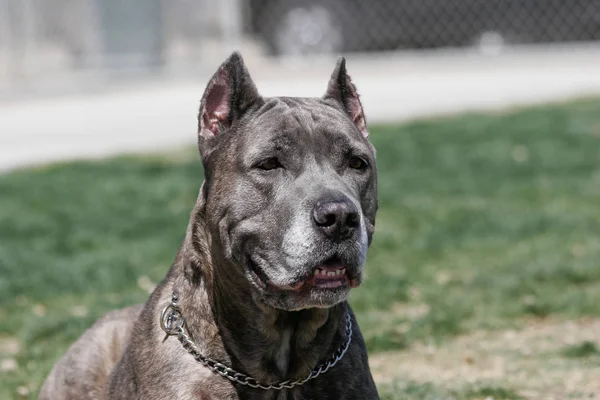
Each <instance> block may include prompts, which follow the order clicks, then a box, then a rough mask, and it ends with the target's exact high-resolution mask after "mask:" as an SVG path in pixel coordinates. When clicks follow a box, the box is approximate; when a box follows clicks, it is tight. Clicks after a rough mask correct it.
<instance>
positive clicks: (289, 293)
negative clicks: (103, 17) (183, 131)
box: [40, 52, 379, 400]
mask: <svg viewBox="0 0 600 400" xmlns="http://www.w3.org/2000/svg"><path fill="white" fill-rule="evenodd" d="M198 148H199V152H200V156H201V160H202V164H203V167H204V175H205V180H204V183H203V184H202V186H201V188H200V192H199V195H198V200H197V203H196V205H195V207H194V209H193V211H192V213H191V218H190V222H189V225H188V229H187V234H186V237H185V239H184V241H183V243H182V245H181V247H180V249H179V251H178V253H177V256H176V258H175V261H174V263H173V265H172V267H171V269H170V270H169V272H168V274H167V276H166V277H165V279H164V280H163V281H162V282H161V283H160V284H159V285H158V286H157V287H156V289H155V290H154V292H153V293H152V295H151V296H150V298H149V300H148V301H147V302H146V304H145V305H138V306H135V307H130V308H126V309H123V310H119V311H114V312H112V313H109V314H108V315H107V316H105V317H104V318H102V319H100V320H99V321H98V322H96V324H95V325H94V326H93V327H92V328H90V329H89V330H88V331H87V332H86V333H84V335H83V336H82V337H81V338H80V339H79V340H78V341H77V342H76V343H74V344H73V345H72V346H71V348H70V349H69V350H68V351H67V353H66V354H65V355H64V356H63V358H62V359H61V360H60V361H59V362H58V363H57V364H56V365H55V366H54V368H53V369H52V371H51V373H50V375H49V376H48V378H47V380H46V382H45V383H44V385H43V387H42V389H41V394H40V399H42V400H48V399H52V400H59V399H78V400H81V399H123V400H125V399H126V400H133V399H144V400H165V399H179V400H192V399H194V400H198V399H202V400H207V399H219V400H220V399H243V400H245V399H265V400H266V399H273V400H275V399H279V400H283V399H294V400H301V399H306V400H308V399H336V400H340V399H346V400H350V399H356V400H359V399H360V400H372V399H378V398H379V395H378V393H377V389H376V386H375V383H374V381H373V378H372V375H371V372H370V370H369V364H368V358H367V351H366V348H365V343H364V340H363V337H362V335H361V332H360V329H359V327H358V325H357V323H356V319H355V317H354V314H353V312H352V310H351V308H350V306H349V305H348V302H347V298H348V294H349V292H350V290H351V288H356V287H358V286H359V285H360V284H361V282H362V280H363V269H364V264H365V259H366V254H367V249H368V247H369V245H370V244H371V240H372V237H373V232H374V226H375V214H376V212H377V171H376V166H375V150H374V147H373V146H372V144H371V143H370V141H369V139H368V131H367V125H366V120H365V115H364V112H363V108H362V105H361V102H360V100H359V96H358V93H357V91H356V88H355V86H354V84H353V83H352V81H351V79H350V77H349V75H348V74H347V71H346V63H345V59H344V58H340V59H339V60H338V62H337V65H336V67H335V69H334V71H333V74H332V76H331V79H330V81H329V84H328V86H327V90H326V93H325V95H324V96H323V97H320V98H295V97H272V98H266V97H262V96H261V95H260V94H259V93H258V91H257V89H256V86H255V84H254V83H253V81H252V78H251V77H250V75H249V73H248V70H247V68H246V66H245V64H244V61H243V59H242V57H241V55H240V54H239V53H237V52H236V53H233V54H232V55H231V56H230V57H229V58H228V59H227V60H226V61H225V62H224V63H223V64H222V65H221V66H220V67H219V69H218V70H217V72H216V73H215V75H214V76H213V77H212V79H211V80H210V81H209V83H208V85H207V87H206V90H205V93H204V95H203V97H202V100H201V103H200V111H199V115H198Z"/></svg>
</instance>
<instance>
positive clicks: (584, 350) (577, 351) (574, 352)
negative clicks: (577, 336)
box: [562, 340, 600, 358]
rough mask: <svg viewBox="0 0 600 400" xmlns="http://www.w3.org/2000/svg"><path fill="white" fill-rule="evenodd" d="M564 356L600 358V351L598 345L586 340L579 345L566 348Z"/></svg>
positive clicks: (563, 352)
mask: <svg viewBox="0 0 600 400" xmlns="http://www.w3.org/2000/svg"><path fill="white" fill-rule="evenodd" d="M562 354H563V355H564V356H565V357H569V358H585V357H591V356H600V350H599V349H598V346H596V343H594V342H591V341H589V340H586V341H584V342H582V343H579V344H574V345H570V346H566V347H565V348H564V349H563V351H562Z"/></svg>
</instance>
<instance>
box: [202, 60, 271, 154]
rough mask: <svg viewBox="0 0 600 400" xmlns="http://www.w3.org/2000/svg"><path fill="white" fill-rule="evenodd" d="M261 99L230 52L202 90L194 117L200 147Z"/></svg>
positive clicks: (241, 61) (250, 80)
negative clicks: (196, 116) (202, 93)
mask: <svg viewBox="0 0 600 400" xmlns="http://www.w3.org/2000/svg"><path fill="white" fill-rule="evenodd" d="M260 99H261V97H260V95H259V94H258V91H257V90H256V86H255V85H254V82H253V81H252V78H251V77H250V74H249V73H248V70H247V69H246V66H245V65H244V60H243V59H242V56H241V54H240V53H238V52H234V53H233V54H231V56H229V58H228V59H227V60H225V62H224V63H223V64H221V66H220V67H219V69H218V70H217V72H216V73H215V74H214V75H213V77H212V78H211V80H210V81H209V82H208V85H207V86H206V90H205V91H204V95H203V96H202V100H201V102H200V112H199V113H198V135H199V141H200V146H201V150H202V143H203V141H205V140H210V139H213V138H215V137H216V136H219V135H220V134H222V133H223V132H224V131H226V130H227V129H228V128H230V127H231V125H232V124H233V122H234V121H235V120H236V119H237V118H240V117H241V116H242V115H243V114H244V112H246V111H247V110H248V108H249V107H251V106H252V105H254V104H255V103H256V102H257V101H258V100H260Z"/></svg>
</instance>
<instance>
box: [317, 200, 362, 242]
mask: <svg viewBox="0 0 600 400" xmlns="http://www.w3.org/2000/svg"><path fill="white" fill-rule="evenodd" d="M313 219H314V221H315V223H316V224H317V226H318V227H319V228H320V229H321V231H322V232H323V233H325V234H326V235H327V236H329V237H330V238H332V239H338V240H343V239H349V238H350V237H351V236H352V235H353V234H354V232H355V231H356V229H357V228H358V227H359V226H360V217H359V215H358V209H357V208H356V206H355V205H354V203H352V202H351V201H349V200H342V201H329V202H325V203H318V204H317V205H316V206H315V208H314V210H313Z"/></svg>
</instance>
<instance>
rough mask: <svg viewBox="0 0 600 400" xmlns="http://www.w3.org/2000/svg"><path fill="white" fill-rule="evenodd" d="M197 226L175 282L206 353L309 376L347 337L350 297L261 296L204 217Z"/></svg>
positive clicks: (263, 374) (274, 376) (241, 366)
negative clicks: (287, 306) (308, 304)
mask: <svg viewBox="0 0 600 400" xmlns="http://www.w3.org/2000/svg"><path fill="white" fill-rule="evenodd" d="M191 228H193V229H191V231H189V232H188V235H187V238H186V241H185V242H184V245H183V246H182V248H181V249H180V253H179V255H178V260H177V262H176V263H177V264H179V267H180V271H181V272H182V273H180V274H178V275H179V277H178V278H177V279H176V280H175V282H174V289H175V290H176V291H179V292H180V293H178V296H179V297H180V299H181V300H180V305H181V308H182V312H183V314H184V317H185V318H186V328H187V330H188V333H189V334H190V336H191V337H192V338H193V339H194V340H195V341H196V344H197V345H198V347H199V349H200V351H201V352H203V354H205V355H207V356H209V357H211V358H215V359H217V360H219V361H221V362H224V363H227V364H228V365H229V366H231V368H233V369H235V370H236V371H239V372H242V373H245V374H247V375H250V376H251V377H253V378H255V379H257V380H259V381H261V382H264V383H275V382H279V381H284V380H288V379H292V380H293V379H298V378H304V377H306V376H307V375H308V374H309V373H310V372H311V371H312V370H313V369H314V368H315V367H316V366H317V365H318V364H319V363H320V362H321V361H323V360H324V359H326V358H327V357H328V356H329V355H331V354H332V353H333V352H335V351H336V349H337V348H338V347H339V346H340V345H341V344H342V342H343V341H344V339H345V337H344V327H345V320H346V313H347V304H346V303H342V304H339V305H336V306H334V307H332V308H328V309H319V308H313V309H306V310H300V311H294V312H289V311H282V310H278V309H275V308H273V307H270V306H267V305H265V304H264V303H262V302H260V301H259V300H256V299H255V297H254V296H253V293H252V291H253V289H252V287H251V286H250V283H249V282H248V281H247V279H246V278H245V277H244V276H243V273H242V271H241V269H240V268H239V267H238V266H236V265H233V264H232V263H231V262H230V261H227V260H226V259H225V257H223V256H222V254H221V253H222V252H220V251H219V249H218V248H215V247H216V246H214V244H213V243H212V241H211V240H210V238H209V237H208V233H207V230H206V229H205V228H204V226H203V225H202V221H199V222H198V221H197V223H196V224H195V225H194V226H193V227H191ZM199 236H200V237H199ZM198 239H200V240H198ZM204 245H206V246H204Z"/></svg>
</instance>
